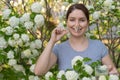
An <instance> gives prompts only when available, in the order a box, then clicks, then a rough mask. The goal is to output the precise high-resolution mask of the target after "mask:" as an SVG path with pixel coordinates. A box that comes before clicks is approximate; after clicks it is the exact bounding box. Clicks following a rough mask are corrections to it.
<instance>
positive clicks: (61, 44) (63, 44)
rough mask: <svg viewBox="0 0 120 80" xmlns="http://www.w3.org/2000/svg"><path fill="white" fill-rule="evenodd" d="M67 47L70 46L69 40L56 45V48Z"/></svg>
mask: <svg viewBox="0 0 120 80" xmlns="http://www.w3.org/2000/svg"><path fill="white" fill-rule="evenodd" d="M66 45H68V40H66V41H63V42H59V43H56V44H55V46H59V47H62V46H66Z"/></svg>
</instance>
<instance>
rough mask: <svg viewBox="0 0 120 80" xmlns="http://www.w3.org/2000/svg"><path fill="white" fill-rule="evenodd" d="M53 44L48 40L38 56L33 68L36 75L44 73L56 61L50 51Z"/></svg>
mask: <svg viewBox="0 0 120 80" xmlns="http://www.w3.org/2000/svg"><path fill="white" fill-rule="evenodd" d="M53 45H54V44H53V43H52V42H51V41H49V43H48V45H47V46H46V48H45V49H44V51H43V52H42V54H41V55H40V57H39V58H38V60H37V63H36V65H35V69H34V73H35V74H36V75H43V74H45V73H46V72H47V71H48V70H49V69H50V68H51V67H52V66H53V65H54V64H55V63H56V60H57V57H56V56H55V54H54V53H52V48H53Z"/></svg>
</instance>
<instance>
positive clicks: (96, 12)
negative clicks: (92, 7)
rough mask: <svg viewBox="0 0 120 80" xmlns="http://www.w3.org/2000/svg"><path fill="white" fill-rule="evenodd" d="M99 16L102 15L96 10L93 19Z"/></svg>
mask: <svg viewBox="0 0 120 80" xmlns="http://www.w3.org/2000/svg"><path fill="white" fill-rule="evenodd" d="M99 17H100V11H95V12H94V13H93V19H94V20H97V19H99Z"/></svg>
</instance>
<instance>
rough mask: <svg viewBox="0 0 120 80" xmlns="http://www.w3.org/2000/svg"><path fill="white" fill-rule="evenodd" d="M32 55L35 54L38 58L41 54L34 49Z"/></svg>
mask: <svg viewBox="0 0 120 80" xmlns="http://www.w3.org/2000/svg"><path fill="white" fill-rule="evenodd" d="M32 53H33V57H36V56H38V55H39V52H38V51H37V50H36V49H33V50H32Z"/></svg>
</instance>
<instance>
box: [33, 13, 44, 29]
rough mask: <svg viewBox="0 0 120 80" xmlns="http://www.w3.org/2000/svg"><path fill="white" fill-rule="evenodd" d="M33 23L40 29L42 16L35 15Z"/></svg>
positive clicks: (42, 22)
mask: <svg viewBox="0 0 120 80" xmlns="http://www.w3.org/2000/svg"><path fill="white" fill-rule="evenodd" d="M34 21H35V23H36V25H37V27H41V26H43V25H44V17H43V15H40V14H39V15H36V16H35V18H34Z"/></svg>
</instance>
